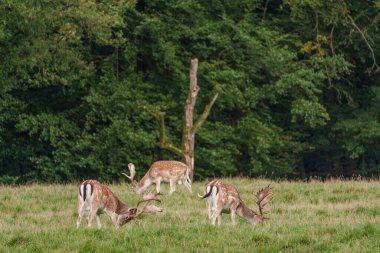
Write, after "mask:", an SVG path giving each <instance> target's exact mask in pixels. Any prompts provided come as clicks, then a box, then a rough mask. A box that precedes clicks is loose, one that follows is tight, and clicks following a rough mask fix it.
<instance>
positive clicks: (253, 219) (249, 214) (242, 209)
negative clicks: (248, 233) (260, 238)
mask: <svg viewBox="0 0 380 253" xmlns="http://www.w3.org/2000/svg"><path fill="white" fill-rule="evenodd" d="M236 213H237V215H239V216H240V217H242V218H243V219H245V220H246V221H248V222H249V223H251V224H252V225H256V224H258V223H260V222H261V221H262V218H261V216H260V215H258V214H257V213H255V212H254V211H253V210H252V209H250V208H248V207H247V206H246V205H245V204H244V203H243V202H241V203H240V205H239V206H238V207H237V208H236Z"/></svg>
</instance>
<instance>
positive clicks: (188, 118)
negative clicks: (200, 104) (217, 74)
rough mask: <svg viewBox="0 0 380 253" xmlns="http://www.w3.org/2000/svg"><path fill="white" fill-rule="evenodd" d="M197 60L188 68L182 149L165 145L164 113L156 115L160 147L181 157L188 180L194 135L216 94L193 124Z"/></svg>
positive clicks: (191, 170) (192, 160)
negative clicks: (188, 78) (186, 170)
mask: <svg viewBox="0 0 380 253" xmlns="http://www.w3.org/2000/svg"><path fill="white" fill-rule="evenodd" d="M197 70H198V59H196V58H195V59H192V60H191V66H190V85H189V92H188V95H187V99H186V104H185V108H184V121H183V129H182V148H178V147H175V146H174V145H172V144H170V143H167V142H166V138H165V119H164V113H163V112H160V113H159V115H158V122H159V124H160V147H161V148H164V149H167V150H170V151H172V152H173V153H175V154H177V155H179V156H181V157H182V159H183V160H184V162H185V163H186V165H187V166H189V169H190V178H191V180H193V179H194V146H195V134H196V133H197V131H198V130H199V129H200V128H201V126H202V125H203V123H204V122H205V121H206V119H207V117H208V115H209V113H210V111H211V108H212V106H213V105H214V103H215V101H216V99H217V98H218V94H216V95H215V96H214V97H213V99H212V100H211V101H210V103H209V104H208V105H207V106H206V107H205V109H204V111H203V113H202V115H201V116H200V117H199V119H198V121H197V122H196V123H195V124H194V107H195V102H196V100H197V96H198V91H199V86H198V81H197Z"/></svg>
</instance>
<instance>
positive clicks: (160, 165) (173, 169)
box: [122, 161, 192, 194]
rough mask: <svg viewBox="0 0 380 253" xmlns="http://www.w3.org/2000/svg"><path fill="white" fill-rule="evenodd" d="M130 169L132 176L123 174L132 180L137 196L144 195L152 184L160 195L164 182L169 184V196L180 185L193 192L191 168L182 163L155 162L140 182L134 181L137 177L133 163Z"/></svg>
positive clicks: (129, 165) (129, 166)
mask: <svg viewBox="0 0 380 253" xmlns="http://www.w3.org/2000/svg"><path fill="white" fill-rule="evenodd" d="M128 168H129V172H130V175H129V176H128V175H127V174H126V173H122V174H123V175H124V176H126V177H127V178H129V179H130V180H131V182H132V188H133V191H134V192H135V193H137V194H140V193H143V192H144V191H145V190H146V189H147V188H148V187H149V186H150V185H152V184H155V185H156V191H157V193H160V192H161V183H162V182H169V184H170V191H169V194H172V193H173V192H174V191H175V190H176V186H177V184H178V183H180V184H183V185H184V186H185V187H186V188H187V189H188V190H189V191H190V192H192V190H191V180H190V177H189V167H188V166H187V165H186V164H184V163H182V162H178V161H157V162H154V163H153V164H152V165H151V166H150V168H149V170H148V171H147V172H146V174H145V175H144V177H143V178H142V179H141V180H140V181H139V182H137V181H136V180H134V177H135V175H136V169H135V165H133V163H129V164H128Z"/></svg>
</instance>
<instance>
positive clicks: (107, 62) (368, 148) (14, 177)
mask: <svg viewBox="0 0 380 253" xmlns="http://www.w3.org/2000/svg"><path fill="white" fill-rule="evenodd" d="M378 5H379V3H378V1H365V2H364V3H362V4H360V3H358V2H355V1H346V0H340V1H320V0H307V1H306V0H304V1H299V0H287V1H264V2H263V1H228V2H225V1H195V0H185V1H171V0H170V1H162V0H154V1H127V0H112V1H106V2H102V1H101V2H99V1H95V0H85V1H80V2H78V1H71V0H70V1H61V0H60V1H44V0H40V1H29V2H25V1H20V0H16V1H11V0H5V1H2V2H1V3H0V58H1V59H2V61H1V62H0V85H1V91H2V92H1V94H0V176H1V178H3V179H4V180H3V181H4V182H5V183H6V182H9V183H13V182H16V183H23V182H28V181H29V182H31V181H42V182H57V181H62V180H63V181H71V180H76V179H82V178H89V177H95V178H101V179H103V180H107V181H113V180H118V179H119V178H120V172H121V171H123V170H125V169H126V164H127V163H128V162H134V163H135V164H136V167H137V168H138V170H137V171H138V176H141V175H142V174H143V173H144V172H145V171H146V169H147V168H148V167H149V165H150V164H151V163H152V162H153V161H155V160H159V159H179V158H178V157H176V156H175V155H173V154H171V153H169V152H168V151H164V150H161V149H160V148H159V147H158V145H157V142H158V135H159V133H158V126H157V124H156V122H155V120H154V119H152V117H151V116H150V115H149V114H148V113H147V112H146V110H145V109H148V111H153V112H158V111H164V112H165V113H166V114H165V115H166V116H165V119H166V127H167V130H168V131H167V132H168V134H167V135H168V136H167V138H168V139H169V140H170V141H171V142H172V143H174V144H176V145H177V146H178V142H179V141H180V139H181V132H180V131H181V127H182V124H183V122H182V118H183V105H184V102H185V99H186V95H187V90H188V82H189V80H188V71H189V62H190V59H191V58H192V57H198V58H199V62H200V64H199V70H198V81H199V86H200V88H201V89H200V92H199V95H198V99H197V104H196V112H195V116H196V118H197V117H199V115H200V114H201V113H202V110H203V108H204V106H205V105H206V104H207V103H208V102H209V100H210V98H211V97H212V96H213V95H214V94H215V93H219V97H218V100H217V101H216V103H215V105H214V107H213V109H212V111H211V114H210V116H209V118H208V120H207V122H206V123H205V124H204V126H203V127H202V128H201V129H200V131H199V132H198V134H197V137H196V147H195V156H196V164H195V176H196V178H198V179H201V178H208V177H217V176H228V175H246V176H260V175H265V176H268V177H274V178H275V177H288V176H290V177H294V176H307V175H313V174H317V175H319V173H322V174H323V173H326V174H327V173H330V174H345V175H350V174H352V173H361V174H364V175H372V174H378V173H379V167H380V166H379V162H380V161H379V160H378V158H377V156H378V152H379V151H380V150H379V147H378V138H379V134H378V132H379V130H378V129H377V128H378V127H377V125H378V121H379V119H378V109H377V108H378V106H377V105H378V102H379V101H378V98H379V95H378V86H379V85H378V84H379V76H378V72H376V70H377V69H378V65H377V58H378V55H379V52H380V51H379V46H378V45H380V43H379V40H380V37H379V35H378V33H377V32H376V27H377V25H378V22H379V18H378V12H377V10H378V8H379V7H378ZM310 17H312V18H310ZM346 164H350V166H349V167H350V169H347V168H346V167H347V166H346Z"/></svg>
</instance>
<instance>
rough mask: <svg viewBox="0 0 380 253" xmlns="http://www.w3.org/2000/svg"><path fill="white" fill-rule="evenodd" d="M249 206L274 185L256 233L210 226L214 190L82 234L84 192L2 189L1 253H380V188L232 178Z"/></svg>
mask: <svg viewBox="0 0 380 253" xmlns="http://www.w3.org/2000/svg"><path fill="white" fill-rule="evenodd" d="M224 180H225V181H226V182H229V183H232V184H234V185H235V186H236V188H238V190H239V191H240V194H241V197H242V199H243V201H245V202H246V203H247V204H248V206H250V207H254V208H255V209H256V206H255V199H254V195H253V194H254V192H256V191H257V190H259V189H260V188H261V187H263V186H266V185H268V184H270V185H271V186H272V188H273V193H274V198H273V200H272V202H271V203H270V204H269V205H268V208H267V209H268V211H269V212H268V217H269V218H270V219H268V220H265V222H264V223H262V224H260V225H258V226H256V227H252V226H251V225H249V224H248V223H246V222H245V221H244V220H242V219H241V218H238V224H237V225H236V226H232V225H231V221H230V217H229V214H227V213H224V214H223V218H222V225H221V226H215V227H213V226H211V225H210V224H209V223H208V219H207V211H206V208H205V201H204V200H201V199H199V198H198V196H197V193H202V192H203V188H204V185H205V184H206V182H196V183H194V184H193V191H194V193H193V194H189V192H188V191H187V190H186V189H185V188H184V187H183V186H181V185H179V186H178V187H177V191H176V192H174V194H173V195H172V196H169V195H168V194H167V193H168V188H169V187H168V185H167V184H166V185H164V188H163V193H164V195H163V196H161V199H162V203H161V206H162V207H163V208H164V209H165V210H164V212H163V213H158V214H145V215H144V216H142V217H141V219H139V220H137V221H133V222H130V223H127V224H126V225H125V226H123V227H121V228H120V229H115V228H114V227H112V225H111V222H110V220H109V218H108V217H107V216H106V215H101V221H102V224H103V228H102V229H97V228H96V222H95V221H94V223H93V226H92V227H91V228H88V227H87V225H86V220H85V219H83V221H82V224H81V227H80V228H79V229H76V227H75V222H76V218H77V193H78V184H67V185H40V184H32V185H26V186H18V187H11V186H0V200H1V201H0V252H380V182H379V181H340V180H332V181H326V182H320V181H311V182H309V183H305V182H287V181H268V180H263V179H259V180H253V179H239V178H232V179H231V178H228V179H224ZM109 187H110V188H111V189H112V191H113V192H114V193H115V194H116V195H117V196H118V197H119V198H120V199H121V200H122V201H124V202H125V203H127V204H130V205H133V204H134V203H136V201H137V200H138V196H137V195H133V194H132V193H131V189H130V186H129V185H127V184H113V185H109Z"/></svg>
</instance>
